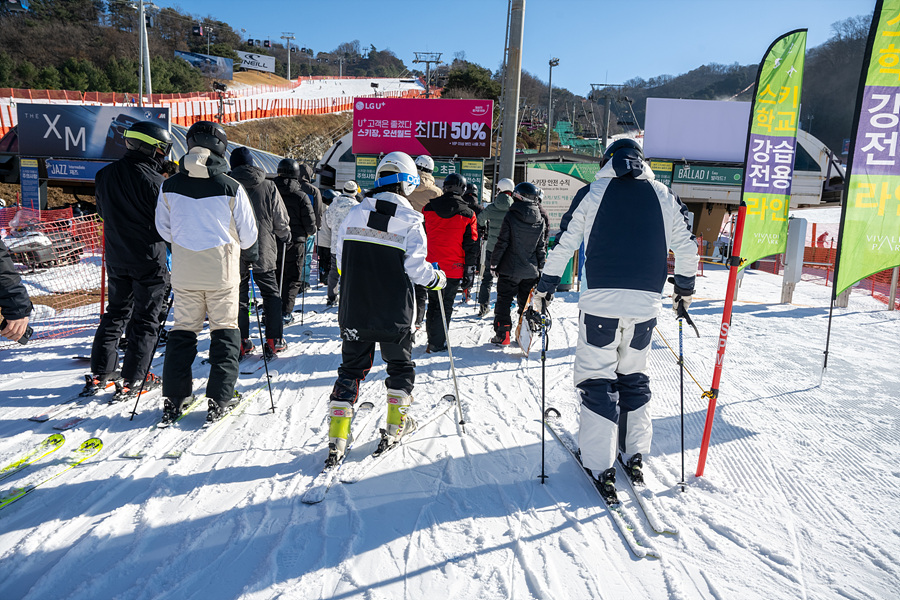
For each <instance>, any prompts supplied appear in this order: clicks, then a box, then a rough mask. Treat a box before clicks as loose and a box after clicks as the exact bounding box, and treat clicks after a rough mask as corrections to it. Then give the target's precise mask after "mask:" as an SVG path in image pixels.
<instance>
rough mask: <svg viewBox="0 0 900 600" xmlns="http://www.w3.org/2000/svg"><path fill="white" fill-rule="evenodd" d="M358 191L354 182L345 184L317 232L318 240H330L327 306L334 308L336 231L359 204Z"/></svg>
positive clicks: (336, 267)
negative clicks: (324, 236)
mask: <svg viewBox="0 0 900 600" xmlns="http://www.w3.org/2000/svg"><path fill="white" fill-rule="evenodd" d="M358 191H359V188H358V187H357V185H356V182H355V181H348V182H347V183H345V184H344V187H343V193H342V194H341V195H340V196H338V197H337V198H335V199H334V201H332V203H331V205H330V206H329V207H328V208H327V209H326V210H325V214H324V215H323V216H322V229H321V230H320V231H319V236H320V239H321V237H322V236H323V234H326V235H327V236H328V238H329V239H330V240H331V270H330V271H329V272H328V298H327V305H328V306H334V303H335V302H337V294H338V281H339V280H340V275H338V264H337V255H338V248H337V246H338V236H337V231H338V230H339V229H340V228H341V223H343V222H344V219H345V218H346V217H347V213H349V212H350V209H351V208H353V207H354V206H356V205H357V204H359V201H358V200H357V199H356V193H357V192H358Z"/></svg>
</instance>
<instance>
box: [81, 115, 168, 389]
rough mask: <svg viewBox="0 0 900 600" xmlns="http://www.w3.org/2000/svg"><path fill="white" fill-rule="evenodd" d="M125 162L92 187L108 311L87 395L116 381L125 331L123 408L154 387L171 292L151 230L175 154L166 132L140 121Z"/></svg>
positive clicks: (97, 337)
mask: <svg viewBox="0 0 900 600" xmlns="http://www.w3.org/2000/svg"><path fill="white" fill-rule="evenodd" d="M125 145H126V147H127V149H128V150H127V151H126V153H125V156H124V157H122V158H121V159H119V160H117V161H116V162H114V163H112V164H110V165H107V166H105V167H103V168H102V169H100V171H99V172H98V173H97V177H96V180H95V184H96V198H97V212H98V213H99V214H100V216H101V217H102V218H103V231H104V245H105V252H106V272H107V290H108V304H107V307H106V311H105V312H104V313H103V316H102V317H101V318H100V324H99V325H98V326H97V332H96V333H95V334H94V343H93V347H92V349H91V373H92V374H93V376H92V377H91V380H90V381H89V382H88V384H89V385H88V387H91V385H93V386H102V385H104V384H105V383H106V382H107V381H108V380H109V379H114V378H116V376H117V374H116V364H117V363H118V358H119V357H118V352H117V350H116V344H117V342H118V340H119V336H121V335H122V331H123V330H124V329H125V327H126V325H127V324H128V321H129V319H130V320H131V321H132V323H131V327H129V328H128V335H129V337H128V344H127V347H126V349H125V356H124V358H123V359H122V371H121V378H122V381H123V382H122V384H121V385H119V386H117V387H118V393H117V394H116V396H115V398H116V399H117V400H123V399H125V398H126V397H127V396H130V395H133V394H136V393H137V391H138V390H137V388H138V387H140V385H141V381H143V380H144V379H145V378H146V383H145V384H144V390H147V389H151V388H153V387H157V386H158V385H159V378H157V377H156V376H155V375H153V374H152V373H150V372H149V369H150V361H151V360H152V359H153V356H152V352H153V348H154V346H155V344H156V337H157V335H158V332H159V327H160V319H159V315H160V309H161V308H162V306H163V303H164V302H165V300H166V298H165V296H166V291H167V289H168V286H169V273H168V270H167V268H166V245H165V243H163V239H162V237H160V235H159V232H157V230H156V225H155V223H154V219H155V216H156V200H157V197H158V195H159V188H160V186H161V185H162V182H163V176H162V175H161V174H160V171H161V170H162V166H163V162H164V161H165V160H166V155H167V154H168V153H169V150H170V149H171V148H172V136H171V134H170V133H169V132H168V130H166V129H164V128H163V127H160V126H159V125H158V124H156V123H154V122H152V121H139V122H137V123H135V124H134V125H132V126H131V128H130V129H129V130H127V131H126V132H125Z"/></svg>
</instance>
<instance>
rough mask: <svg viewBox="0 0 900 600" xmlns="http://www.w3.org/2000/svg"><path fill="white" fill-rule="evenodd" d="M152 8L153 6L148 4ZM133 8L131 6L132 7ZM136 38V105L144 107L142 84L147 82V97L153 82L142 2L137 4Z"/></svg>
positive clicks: (151, 90)
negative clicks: (138, 50) (138, 54)
mask: <svg viewBox="0 0 900 600" xmlns="http://www.w3.org/2000/svg"><path fill="white" fill-rule="evenodd" d="M150 5H151V6H153V4H150ZM132 6H133V5H132ZM138 37H139V39H140V57H139V59H138V63H139V65H140V67H139V68H140V71H141V74H140V78H139V79H140V84H139V88H140V89H139V90H138V105H139V106H143V105H144V82H145V81H146V82H147V95H148V96H149V95H151V94H152V93H153V81H152V79H151V77H150V44H149V43H148V42H149V40H148V39H147V13H146V12H145V11H144V0H140V2H139V3H138Z"/></svg>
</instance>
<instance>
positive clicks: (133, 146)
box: [125, 121, 172, 157]
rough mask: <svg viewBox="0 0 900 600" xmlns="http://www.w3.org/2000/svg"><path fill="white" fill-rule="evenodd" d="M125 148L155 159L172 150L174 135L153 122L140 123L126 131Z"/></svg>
mask: <svg viewBox="0 0 900 600" xmlns="http://www.w3.org/2000/svg"><path fill="white" fill-rule="evenodd" d="M125 147H126V148H128V149H129V150H137V151H138V152H140V153H141V154H146V155H147V156H150V157H153V156H156V154H157V153H159V154H161V155H162V156H166V155H167V154H169V150H171V149H172V134H171V133H169V130H168V129H166V128H165V127H161V126H160V125H158V124H157V123H154V122H153V121H138V122H137V123H135V124H134V125H132V126H131V127H129V128H128V129H127V130H126V131H125Z"/></svg>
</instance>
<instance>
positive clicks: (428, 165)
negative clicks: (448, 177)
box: [416, 154, 434, 173]
mask: <svg viewBox="0 0 900 600" xmlns="http://www.w3.org/2000/svg"><path fill="white" fill-rule="evenodd" d="M416 168H417V169H419V170H420V171H424V172H426V173H434V161H433V160H432V159H431V157H430V156H428V155H427V154H420V155H419V156H417V157H416Z"/></svg>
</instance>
